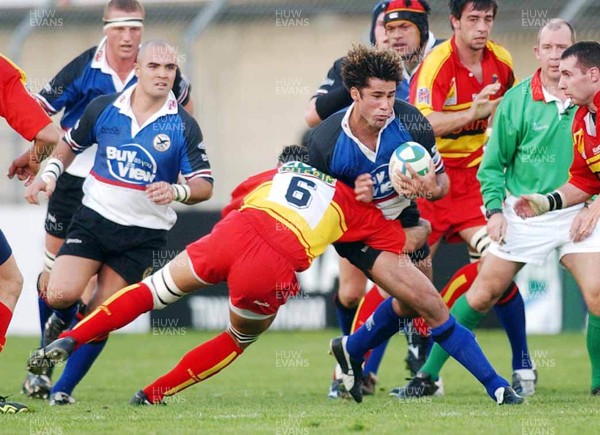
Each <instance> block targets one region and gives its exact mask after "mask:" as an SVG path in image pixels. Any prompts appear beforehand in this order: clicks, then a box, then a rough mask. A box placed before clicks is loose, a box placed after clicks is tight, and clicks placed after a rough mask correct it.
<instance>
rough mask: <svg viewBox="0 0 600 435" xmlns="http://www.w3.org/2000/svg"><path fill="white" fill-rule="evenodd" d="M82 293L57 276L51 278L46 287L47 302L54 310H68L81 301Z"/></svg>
mask: <svg viewBox="0 0 600 435" xmlns="http://www.w3.org/2000/svg"><path fill="white" fill-rule="evenodd" d="M80 296H81V291H78V290H77V289H74V288H72V285H71V284H70V283H69V282H68V281H63V280H60V279H58V278H57V277H55V276H52V275H51V276H50V281H49V282H48V286H47V287H46V302H47V303H48V305H50V306H51V307H52V308H56V309H62V308H68V307H70V306H71V305H73V304H74V303H75V302H77V301H78V300H79V297H80Z"/></svg>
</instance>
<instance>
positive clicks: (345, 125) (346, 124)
mask: <svg viewBox="0 0 600 435" xmlns="http://www.w3.org/2000/svg"><path fill="white" fill-rule="evenodd" d="M352 109H354V103H352V104H351V105H350V107H348V110H346V114H345V115H344V117H343V118H342V130H344V133H346V135H347V136H348V137H349V138H350V139H352V140H353V141H354V142H356V144H357V145H358V148H360V150H361V151H362V152H363V154H364V155H365V156H366V157H367V158H368V159H369V160H371V161H372V162H374V161H375V160H377V151H378V150H379V143H380V141H381V133H383V130H385V129H386V127H387V126H388V125H390V124H391V123H392V122H393V121H394V118H395V117H396V113H395V112H394V110H393V109H392V114H391V116H390V117H389V118H388V119H387V121H386V122H385V125H384V126H383V127H382V128H381V130H379V135H378V136H377V145H376V146H375V151H372V150H371V149H370V148H369V147H367V146H366V145H365V144H363V143H362V142H361V141H360V140H359V139H358V138H357V137H356V136H354V134H353V133H352V130H351V129H350V114H351V113H352Z"/></svg>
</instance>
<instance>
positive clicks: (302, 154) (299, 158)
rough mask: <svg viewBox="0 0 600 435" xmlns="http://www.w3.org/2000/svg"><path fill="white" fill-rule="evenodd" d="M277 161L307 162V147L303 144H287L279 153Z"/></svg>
mask: <svg viewBox="0 0 600 435" xmlns="http://www.w3.org/2000/svg"><path fill="white" fill-rule="evenodd" d="M277 161H278V162H280V163H287V162H302V163H308V148H306V147H305V146H304V145H287V146H286V147H284V148H283V149H282V150H281V152H280V153H279V156H278V157H277Z"/></svg>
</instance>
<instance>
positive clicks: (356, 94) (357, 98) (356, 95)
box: [350, 86, 360, 101]
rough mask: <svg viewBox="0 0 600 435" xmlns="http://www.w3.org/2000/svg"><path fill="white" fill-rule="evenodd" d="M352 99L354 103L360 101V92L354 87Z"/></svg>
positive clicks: (351, 93) (352, 88)
mask: <svg viewBox="0 0 600 435" xmlns="http://www.w3.org/2000/svg"><path fill="white" fill-rule="evenodd" d="M350 97H351V98H352V100H353V101H358V100H359V99H360V91H359V90H358V88H355V87H354V86H353V87H351V88H350Z"/></svg>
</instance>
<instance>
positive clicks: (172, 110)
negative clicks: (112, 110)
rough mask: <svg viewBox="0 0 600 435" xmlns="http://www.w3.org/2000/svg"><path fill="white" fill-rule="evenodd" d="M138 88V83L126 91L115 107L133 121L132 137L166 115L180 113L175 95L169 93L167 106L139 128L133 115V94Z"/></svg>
mask: <svg viewBox="0 0 600 435" xmlns="http://www.w3.org/2000/svg"><path fill="white" fill-rule="evenodd" d="M136 87H137V83H136V84H134V85H132V86H130V87H128V88H127V89H125V90H124V91H123V92H122V93H121V95H120V96H119V98H117V99H116V100H115V102H114V103H113V106H115V107H116V108H117V109H119V113H121V114H123V115H125V116H127V117H129V118H130V119H131V136H132V137H133V136H135V135H136V134H137V133H138V132H139V131H140V130H142V129H143V128H144V127H146V126H147V125H148V124H150V123H152V122H154V121H156V120H157V119H158V118H160V117H161V116H166V115H175V114H177V113H178V109H177V99H176V98H175V94H173V91H171V92H169V96H168V97H167V101H165V104H163V106H162V107H161V108H160V109H159V110H158V111H157V112H156V113H155V114H154V115H152V116H151V117H150V118H148V120H147V121H146V122H145V123H144V125H141V126H138V125H137V119H136V118H135V116H134V115H133V111H132V110H131V94H133V91H134V89H135V88H136Z"/></svg>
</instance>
